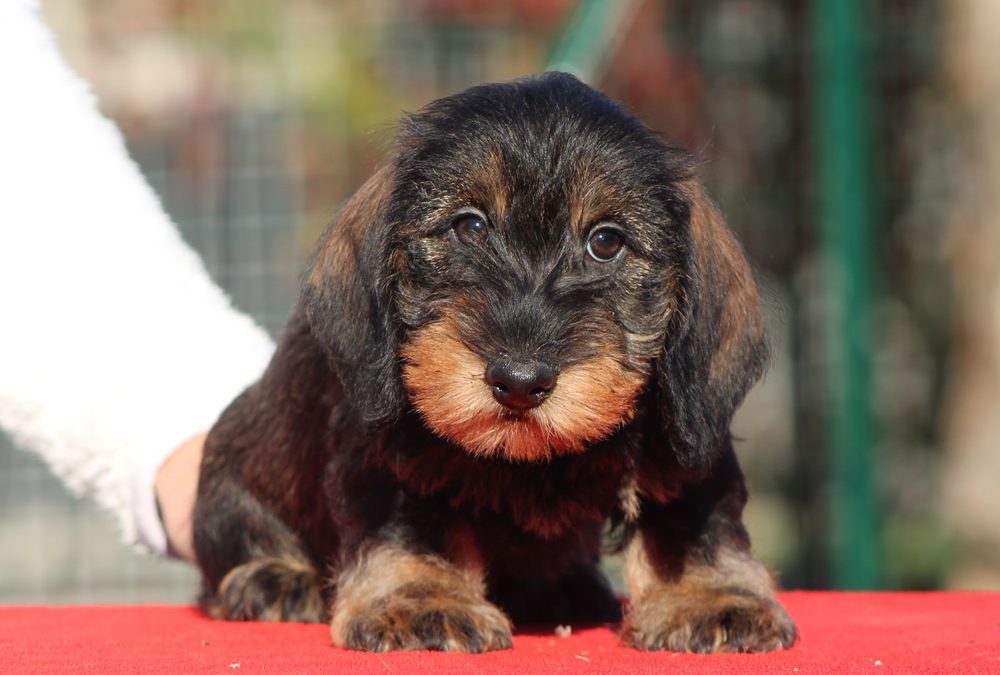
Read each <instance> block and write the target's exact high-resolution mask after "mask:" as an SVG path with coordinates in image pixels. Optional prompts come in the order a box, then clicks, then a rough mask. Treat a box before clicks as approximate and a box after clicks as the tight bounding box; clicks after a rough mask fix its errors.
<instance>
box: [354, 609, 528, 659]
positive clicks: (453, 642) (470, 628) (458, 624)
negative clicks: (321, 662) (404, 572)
mask: <svg viewBox="0 0 1000 675" xmlns="http://www.w3.org/2000/svg"><path fill="white" fill-rule="evenodd" d="M345 633H346V634H345V636H344V637H343V639H341V640H338V639H337V638H336V636H335V639H334V641H335V642H338V643H339V642H342V643H343V644H342V646H344V647H347V648H349V649H360V650H364V651H371V652H386V651H398V650H407V651H408V650H417V649H431V650H436V651H449V652H468V653H472V654H479V653H482V652H487V651H492V650H495V649H509V648H510V647H511V631H510V622H509V621H508V620H507V617H506V616H504V614H503V613H502V612H501V611H500V610H499V609H497V608H496V607H495V606H493V605H491V604H489V603H487V602H484V601H482V600H478V599H473V600H469V599H463V598H460V597H451V596H448V595H443V594H442V595H433V596H429V597H406V596H403V595H399V596H393V597H390V598H382V599H380V600H377V601H375V602H373V603H372V604H371V605H369V606H368V607H366V608H364V609H363V610H362V611H361V612H359V613H358V614H357V615H356V616H354V617H352V618H350V619H349V620H348V621H347V623H346V631H345Z"/></svg>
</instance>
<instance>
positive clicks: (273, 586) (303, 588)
mask: <svg viewBox="0 0 1000 675" xmlns="http://www.w3.org/2000/svg"><path fill="white" fill-rule="evenodd" d="M202 603H203V605H204V607H205V610H206V611H207V612H208V614H209V616H211V617H213V618H215V619H225V620H227V621H302V622H305V623H318V622H320V621H322V620H323V617H324V612H323V599H322V597H321V594H320V589H319V581H318V579H317V577H316V572H315V570H314V569H313V568H312V567H311V566H309V565H308V564H306V563H302V562H300V561H297V560H294V559H291V558H259V559H257V560H253V561H251V562H248V563H245V564H243V565H239V566H237V567H234V568H233V569H232V570H230V571H229V573H228V574H227V575H226V576H225V577H224V578H223V580H222V582H221V583H220V584H219V588H218V590H217V592H216V593H214V594H212V595H210V596H208V597H206V598H204V599H203V600H202Z"/></svg>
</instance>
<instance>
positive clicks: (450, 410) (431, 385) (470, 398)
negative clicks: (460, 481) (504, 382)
mask: <svg viewBox="0 0 1000 675" xmlns="http://www.w3.org/2000/svg"><path fill="white" fill-rule="evenodd" d="M457 334H458V331H457V328H456V326H455V322H454V320H453V319H451V318H450V317H448V316H445V317H443V318H442V319H439V320H438V321H435V322H433V323H431V324H429V325H427V326H425V327H424V328H421V329H420V330H419V331H416V332H414V333H413V334H412V335H411V336H410V338H409V340H408V341H407V342H406V344H405V345H404V346H403V349H402V355H403V358H404V361H405V363H404V365H403V381H404V383H405V385H406V388H407V391H408V392H409V395H410V399H411V400H412V401H413V404H414V406H416V408H417V410H418V411H419V413H420V414H421V416H422V417H423V418H424V421H425V422H426V423H427V425H428V426H429V427H430V428H431V429H432V430H433V431H434V432H435V433H437V434H439V435H441V436H444V437H445V438H449V439H451V440H453V441H454V442H456V443H458V444H459V445H461V446H462V447H464V448H465V449H466V450H468V451H469V452H471V453H472V454H474V455H483V456H490V455H502V456H503V457H505V458H507V459H511V460H518V461H540V460H546V459H549V458H551V457H552V456H553V455H560V454H565V453H572V452H581V451H582V450H583V449H584V448H585V447H586V445H587V443H591V442H594V441H597V440H600V439H601V438H604V437H605V436H607V435H608V434H609V433H610V432H611V431H612V430H613V429H614V428H615V427H617V426H618V425H620V424H622V423H624V422H627V421H628V420H630V419H631V418H632V415H633V414H634V404H635V398H636V396H637V394H638V393H639V390H640V389H641V388H642V386H643V384H644V383H645V380H646V377H645V374H643V373H638V372H635V371H632V370H628V369H626V368H623V367H622V366H621V365H620V364H619V363H618V362H617V361H616V360H615V359H614V358H612V357H611V356H609V355H607V354H603V355H601V356H597V357H595V358H592V359H590V360H588V361H584V362H582V363H579V364H573V365H571V366H569V367H566V368H564V369H563V371H562V372H561V373H560V374H559V378H558V381H557V383H556V387H555V389H554V390H553V391H552V394H551V395H550V396H549V398H548V399H546V401H545V402H544V403H542V405H540V406H539V407H537V408H533V409H531V410H528V411H526V412H524V413H522V414H520V415H514V414H512V413H511V412H510V411H509V410H507V409H506V408H504V407H503V406H502V405H500V404H499V403H497V402H496V401H495V400H494V399H493V395H492V394H491V392H490V388H489V387H488V386H487V385H486V383H485V381H484V374H485V371H486V364H485V363H484V362H483V360H482V359H481V358H480V357H479V356H477V355H476V354H474V353H473V352H471V351H470V350H469V349H468V348H467V347H466V346H465V345H463V344H462V342H461V341H460V340H459V339H457V338H456V335H457Z"/></svg>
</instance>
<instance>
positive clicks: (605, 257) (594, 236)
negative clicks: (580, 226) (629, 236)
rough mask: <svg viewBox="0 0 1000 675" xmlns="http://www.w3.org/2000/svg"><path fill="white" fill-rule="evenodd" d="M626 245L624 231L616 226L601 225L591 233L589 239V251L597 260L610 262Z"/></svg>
mask: <svg viewBox="0 0 1000 675" xmlns="http://www.w3.org/2000/svg"><path fill="white" fill-rule="evenodd" d="M624 245H625V239H624V237H622V233H621V232H620V231H619V230H618V229H617V228H615V227H609V226H607V225H603V226H599V227H597V228H595V229H594V231H593V232H591V233H590V238H589V239H588V240H587V253H589V254H590V257H591V258H593V259H594V260H596V261H597V262H610V261H612V260H614V259H615V256H617V255H618V253H619V251H621V250H622V247H623V246H624Z"/></svg>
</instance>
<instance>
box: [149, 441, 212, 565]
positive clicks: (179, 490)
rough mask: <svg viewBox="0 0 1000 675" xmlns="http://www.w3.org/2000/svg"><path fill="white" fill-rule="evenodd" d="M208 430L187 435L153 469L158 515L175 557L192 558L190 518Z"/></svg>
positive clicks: (168, 544) (196, 493)
mask: <svg viewBox="0 0 1000 675" xmlns="http://www.w3.org/2000/svg"><path fill="white" fill-rule="evenodd" d="M207 436H208V434H205V433H201V434H197V435H195V436H192V437H191V438H189V439H187V440H186V441H184V442H183V443H181V444H180V445H179V446H177V448H176V449H175V450H174V451H173V452H172V453H170V455H169V456H168V457H167V459H166V460H165V461H164V462H163V464H162V465H161V466H160V469H159V470H158V471H157V472H156V479H155V481H154V484H153V487H154V490H155V494H156V502H157V504H158V505H159V508H160V519H161V520H162V521H163V529H164V531H165V532H166V534H167V551H168V552H169V553H170V554H171V555H174V556H176V557H178V558H184V559H186V560H190V561H192V562H193V561H194V539H193V537H192V534H191V518H192V515H193V513H194V503H195V498H196V497H197V495H198V473H199V471H200V468H201V455H202V450H203V449H204V447H205V438H206V437H207Z"/></svg>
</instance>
